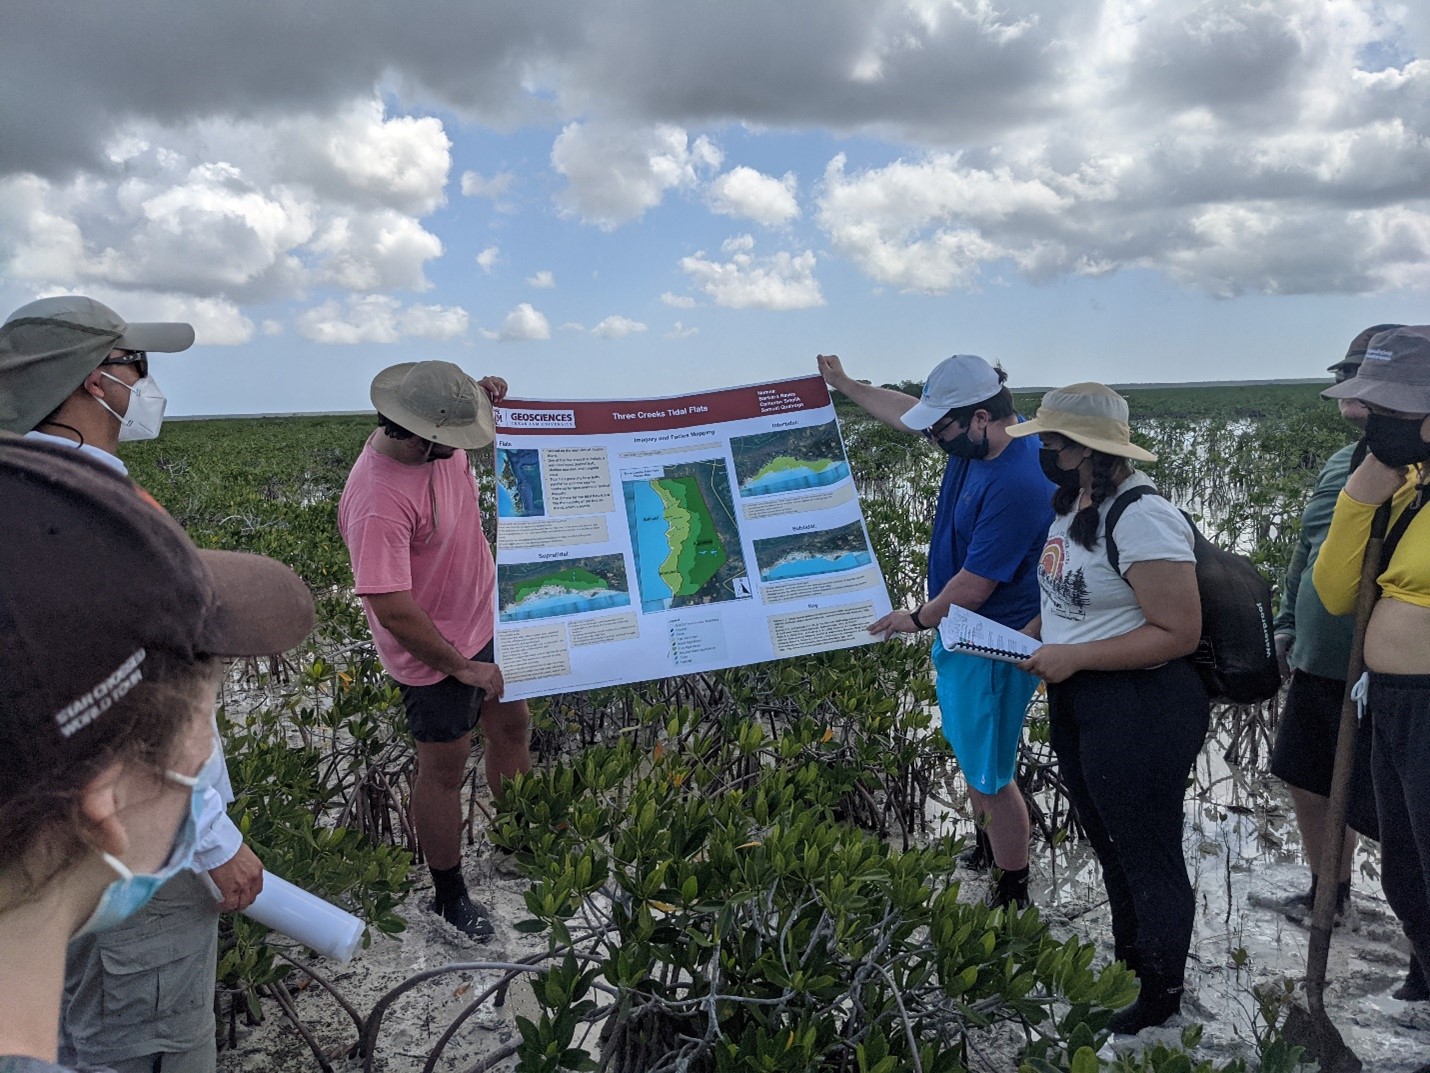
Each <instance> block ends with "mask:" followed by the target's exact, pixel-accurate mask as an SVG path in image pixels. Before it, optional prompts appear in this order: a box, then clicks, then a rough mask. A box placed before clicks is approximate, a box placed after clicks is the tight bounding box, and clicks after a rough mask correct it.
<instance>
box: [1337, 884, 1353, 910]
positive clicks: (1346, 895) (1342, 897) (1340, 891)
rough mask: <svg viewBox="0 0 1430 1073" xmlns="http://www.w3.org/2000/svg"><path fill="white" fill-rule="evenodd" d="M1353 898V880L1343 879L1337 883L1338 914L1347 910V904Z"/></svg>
mask: <svg viewBox="0 0 1430 1073" xmlns="http://www.w3.org/2000/svg"><path fill="white" fill-rule="evenodd" d="M1350 900H1351V881H1350V880H1349V879H1345V880H1342V881H1341V882H1339V883H1337V884H1336V916H1340V915H1341V914H1342V913H1343V912H1345V908H1346V904H1347V903H1348V902H1349V901H1350Z"/></svg>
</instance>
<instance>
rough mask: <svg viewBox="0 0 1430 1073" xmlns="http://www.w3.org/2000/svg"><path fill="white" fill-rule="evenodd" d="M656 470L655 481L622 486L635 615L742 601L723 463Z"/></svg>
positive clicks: (741, 572)
mask: <svg viewBox="0 0 1430 1073" xmlns="http://www.w3.org/2000/svg"><path fill="white" fill-rule="evenodd" d="M661 469H662V472H661V473H660V474H659V475H656V476H649V477H647V476H642V477H641V478H639V479H636V480H624V481H622V487H623V490H624V493H625V503H626V515H627V517H628V519H629V521H630V526H631V535H632V543H633V545H634V548H633V550H634V553H635V561H636V580H637V584H639V586H640V593H641V610H642V611H645V612H648V613H649V612H654V611H668V610H670V609H671V608H676V607H689V606H690V605H692V604H709V603H717V602H719V601H722V600H735V599H741V598H743V597H747V596H749V595H750V588H749V585H748V583H747V580H746V573H745V560H744V556H743V554H742V553H741V551H740V534H739V526H738V525H737V523H736V521H735V505H734V499H733V497H732V496H731V494H730V474H729V471H728V470H727V469H726V467H725V460H724V459H723V458H711V459H702V460H699V461H694V462H682V463H678V464H670V465H665V466H663V467H661Z"/></svg>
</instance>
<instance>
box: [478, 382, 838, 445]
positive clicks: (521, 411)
mask: <svg viewBox="0 0 1430 1073" xmlns="http://www.w3.org/2000/svg"><path fill="white" fill-rule="evenodd" d="M828 405H829V389H828V388H827V387H826V386H825V383H824V379H823V377H819V376H804V377H800V378H799V379H797V380H782V381H779V382H777V383H771V384H757V385H754V386H751V387H736V388H727V389H724V390H721V391H705V392H701V393H699V394H696V395H679V396H675V397H673V398H668V399H643V400H641V401H640V402H544V401H542V400H539V399H506V400H505V401H503V403H502V404H501V405H500V406H498V407H497V408H496V409H495V411H494V414H493V416H494V418H495V420H496V428H497V431H498V432H500V433H503V434H505V435H515V436H522V435H550V434H551V433H553V432H554V433H567V434H573V435H577V436H601V435H606V434H609V433H622V432H652V431H657V430H660V429H672V428H689V427H691V426H693V425H709V424H714V423H716V422H722V421H742V420H745V419H746V418H752V417H771V416H774V415H777V414H786V413H799V412H801V411H804V410H819V409H822V408H823V407H826V406H828Z"/></svg>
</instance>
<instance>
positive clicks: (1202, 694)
mask: <svg viewBox="0 0 1430 1073" xmlns="http://www.w3.org/2000/svg"><path fill="white" fill-rule="evenodd" d="M1048 713H1049V718H1050V740H1051V743H1052V747H1053V751H1054V752H1055V753H1056V754H1057V757H1058V768H1059V771H1060V773H1061V775H1062V780H1063V785H1064V786H1066V787H1067V790H1068V794H1069V796H1070V797H1071V798H1072V802H1073V807H1074V808H1076V809H1077V814H1078V819H1079V820H1081V821H1082V825H1083V828H1084V829H1085V830H1086V831H1087V835H1088V838H1089V839H1090V840H1091V842H1092V847H1093V849H1094V850H1095V851H1096V852H1097V859H1098V861H1099V863H1100V864H1101V865H1102V878H1103V883H1104V884H1105V885H1106V887H1107V900H1108V903H1109V905H1110V906H1111V908H1112V938H1113V942H1114V943H1115V944H1116V946H1117V949H1118V951H1119V953H1125V952H1126V951H1133V952H1135V955H1136V957H1137V959H1138V961H1139V963H1140V969H1139V972H1140V974H1141V975H1142V976H1143V979H1144V980H1145V979H1146V978H1147V976H1148V975H1149V974H1155V975H1156V977H1157V978H1158V979H1159V980H1161V981H1163V982H1165V983H1166V985H1167V986H1169V987H1170V986H1176V985H1179V984H1181V982H1182V975H1183V972H1184V971H1185V969H1186V964H1187V951H1188V949H1189V948H1190V947H1191V942H1192V923H1193V918H1194V916H1195V913H1196V900H1195V898H1194V897H1193V895H1192V884H1191V881H1190V880H1189V879H1188V878H1187V863H1186V859H1185V858H1184V856H1183V854H1182V829H1183V826H1184V819H1183V810H1184V801H1185V797H1186V788H1187V776H1188V775H1189V774H1190V773H1191V770H1192V765H1193V764H1194V763H1196V759H1197V754H1198V753H1199V752H1201V748H1202V742H1203V741H1204V740H1205V738H1206V735H1207V726H1208V723H1209V721H1210V717H1209V705H1208V703H1207V695H1206V691H1205V690H1204V689H1203V688H1202V683H1201V679H1200V678H1198V677H1197V673H1196V671H1194V670H1193V669H1192V667H1191V665H1190V664H1189V663H1187V662H1186V661H1185V660H1174V661H1173V662H1171V663H1168V664H1166V665H1164V666H1162V667H1156V668H1153V669H1151V670H1145V671H1082V672H1081V673H1079V674H1075V675H1073V676H1072V677H1071V678H1069V679H1068V680H1067V681H1065V682H1061V683H1059V684H1057V685H1053V686H1049V687H1048Z"/></svg>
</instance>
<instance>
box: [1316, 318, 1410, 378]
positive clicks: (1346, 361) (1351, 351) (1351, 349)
mask: <svg viewBox="0 0 1430 1073" xmlns="http://www.w3.org/2000/svg"><path fill="white" fill-rule="evenodd" d="M1403 327H1405V325H1404V324H1373V325H1371V326H1370V327H1369V328H1367V329H1365V331H1363V332H1361V333H1360V334H1359V335H1357V336H1356V337H1355V338H1354V339H1352V340H1351V345H1350V346H1348V347H1346V356H1345V357H1344V358H1342V359H1341V360H1340V361H1338V362H1336V363H1335V364H1334V365H1328V366H1326V372H1328V373H1333V372H1335V371H1336V370H1338V369H1347V370H1349V369H1352V368H1358V367H1359V366H1360V363H1361V362H1363V361H1365V352H1366V350H1367V349H1368V348H1369V347H1370V341H1371V340H1372V339H1374V338H1375V337H1376V336H1377V335H1379V334H1380V333H1381V332H1388V331H1392V330H1394V329H1395V328H1403Z"/></svg>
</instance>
